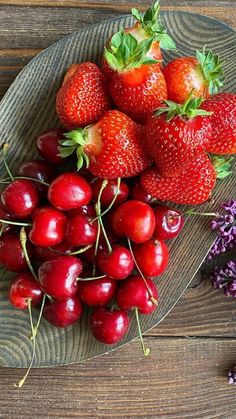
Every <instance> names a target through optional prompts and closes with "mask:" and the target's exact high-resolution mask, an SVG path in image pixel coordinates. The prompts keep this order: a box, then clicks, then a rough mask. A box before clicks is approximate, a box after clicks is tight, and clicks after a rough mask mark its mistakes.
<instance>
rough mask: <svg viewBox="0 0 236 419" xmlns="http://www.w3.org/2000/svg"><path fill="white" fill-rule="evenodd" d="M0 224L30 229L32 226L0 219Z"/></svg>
mask: <svg viewBox="0 0 236 419" xmlns="http://www.w3.org/2000/svg"><path fill="white" fill-rule="evenodd" d="M0 223H2V224H10V225H13V226H21V227H31V226H32V224H30V223H19V222H18V221H8V220H2V219H1V218H0Z"/></svg>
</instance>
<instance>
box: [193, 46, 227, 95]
mask: <svg viewBox="0 0 236 419" xmlns="http://www.w3.org/2000/svg"><path fill="white" fill-rule="evenodd" d="M196 58H197V61H198V63H199V68H200V70H201V71H202V74H203V76H204V79H205V82H206V85H207V86H208V90H209V93H210V94H216V93H218V92H219V90H220V88H221V87H222V86H223V84H224V83H223V76H224V69H223V64H224V61H223V60H221V59H220V57H219V55H217V54H214V53H213V52H212V51H207V50H206V47H204V48H203V50H202V51H196Z"/></svg>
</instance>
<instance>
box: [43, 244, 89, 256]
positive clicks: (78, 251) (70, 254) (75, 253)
mask: <svg viewBox="0 0 236 419" xmlns="http://www.w3.org/2000/svg"><path fill="white" fill-rule="evenodd" d="M92 246H93V245H92V244H88V246H85V247H83V248H82V249H78V250H76V251H74V252H69V253H65V252H59V251H58V250H56V249H53V248H52V247H49V249H50V250H51V251H52V252H55V253H57V254H59V255H66V256H74V255H79V254H80V253H84V252H86V250H88V249H90V248H91V247H92Z"/></svg>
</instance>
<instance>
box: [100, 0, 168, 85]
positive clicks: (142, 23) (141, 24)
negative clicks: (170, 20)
mask: <svg viewBox="0 0 236 419" xmlns="http://www.w3.org/2000/svg"><path fill="white" fill-rule="evenodd" d="M131 13H132V15H133V17H134V18H135V19H136V20H137V22H136V23H135V25H134V26H132V27H130V28H126V29H125V30H124V31H125V32H126V33H129V34H131V35H132V36H133V37H134V38H135V39H136V41H138V42H141V41H143V40H147V39H150V38H152V37H154V38H153V41H152V44H151V47H150V49H149V51H148V52H147V54H146V56H147V57H148V58H150V59H154V60H158V61H159V62H162V61H163V57H162V52H161V49H164V50H171V49H175V43H174V41H173V40H172V39H171V37H170V36H169V35H168V34H167V33H166V29H165V27H164V26H163V24H162V22H161V20H160V5H159V1H156V2H155V3H154V4H153V5H152V6H150V7H149V8H148V9H147V10H146V12H145V13H144V15H142V14H141V13H140V12H139V11H138V10H137V9H132V10H131ZM119 47H120V41H119V32H118V34H115V35H113V37H112V38H111V39H110V40H109V41H108V43H107V45H106V48H105V52H106V50H108V51H109V52H111V53H114V52H115V53H116V52H117V50H118V48H119ZM105 55H106V54H104V55H103V59H102V68H103V72H104V74H105V76H106V77H107V78H108V79H110V78H111V76H112V75H113V73H114V70H113V69H112V67H110V66H109V64H108V62H107V60H106V56H105Z"/></svg>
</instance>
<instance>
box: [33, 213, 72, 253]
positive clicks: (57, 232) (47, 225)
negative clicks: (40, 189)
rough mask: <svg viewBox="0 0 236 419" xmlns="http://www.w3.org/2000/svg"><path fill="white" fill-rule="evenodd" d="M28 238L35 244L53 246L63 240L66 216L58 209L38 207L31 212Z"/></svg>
mask: <svg viewBox="0 0 236 419" xmlns="http://www.w3.org/2000/svg"><path fill="white" fill-rule="evenodd" d="M32 219H33V225H32V229H31V231H30V233H29V239H30V241H31V242H32V243H33V244H34V245H35V246H42V247H49V246H55V245H56V244H59V243H61V242H63V241H64V240H65V236H66V227H67V217H66V216H65V215H64V214H63V213H62V212H61V211H59V210H58V209H56V208H53V207H49V206H45V207H38V208H36V210H35V211H34V212H33V214H32Z"/></svg>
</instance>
